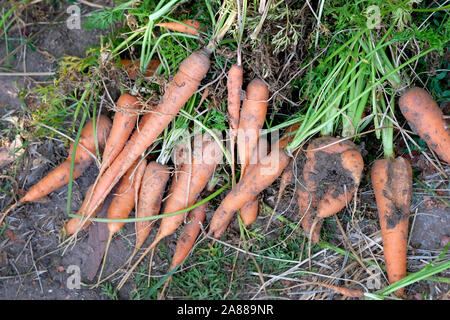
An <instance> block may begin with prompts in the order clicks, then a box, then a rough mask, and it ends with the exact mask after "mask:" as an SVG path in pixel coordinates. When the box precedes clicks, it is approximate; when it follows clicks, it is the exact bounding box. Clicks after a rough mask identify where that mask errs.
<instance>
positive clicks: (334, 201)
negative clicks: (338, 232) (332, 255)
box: [297, 136, 364, 243]
mask: <svg viewBox="0 0 450 320" xmlns="http://www.w3.org/2000/svg"><path fill="white" fill-rule="evenodd" d="M363 167H364V162H363V159H362V156H361V154H360V153H359V151H358V150H357V149H356V146H355V145H354V144H353V143H352V142H351V141H348V140H340V139H338V138H334V137H329V136H323V137H320V138H317V139H315V140H313V141H312V142H311V143H310V144H309V146H308V148H307V150H306V162H305V165H304V167H303V179H304V186H303V187H300V188H299V190H298V191H297V194H298V196H299V197H298V201H299V210H300V214H301V215H302V216H303V215H304V217H303V220H302V226H303V228H304V230H305V232H306V233H307V234H308V235H311V236H314V237H313V239H312V240H313V242H314V243H317V241H318V236H319V235H320V233H319V230H318V229H316V228H317V226H316V225H317V223H319V224H320V222H321V220H322V219H323V218H326V217H329V216H332V215H334V214H336V213H338V212H339V211H341V210H342V209H343V208H344V207H345V206H346V205H347V203H349V202H350V200H351V198H352V196H353V193H354V192H355V190H356V189H357V188H358V186H359V182H360V179H361V175H362V170H363ZM306 210H308V211H310V210H311V212H307V211H306ZM314 221H315V222H314Z"/></svg>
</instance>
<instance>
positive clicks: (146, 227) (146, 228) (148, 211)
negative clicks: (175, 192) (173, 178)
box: [135, 161, 170, 250]
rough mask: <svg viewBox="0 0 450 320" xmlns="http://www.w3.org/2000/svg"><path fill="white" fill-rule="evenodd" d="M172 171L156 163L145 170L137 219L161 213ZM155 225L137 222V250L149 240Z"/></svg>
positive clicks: (147, 222)
mask: <svg viewBox="0 0 450 320" xmlns="http://www.w3.org/2000/svg"><path fill="white" fill-rule="evenodd" d="M169 174H170V170H169V168H168V167H167V166H165V165H162V164H159V163H157V162H155V161H152V162H150V163H149V164H148V165H147V168H145V172H144V176H143V177H142V183H141V189H140V191H139V200H138V206H137V211H136V218H141V217H151V216H154V215H156V214H158V213H159V209H160V208H161V201H162V198H163V194H164V189H165V187H166V183H167V180H168V179H169ZM152 227H153V224H152V223H151V222H150V221H149V220H147V221H138V222H136V248H135V250H138V249H139V248H140V247H141V246H142V245H143V244H144V241H145V240H146V239H147V237H148V235H149V233H150V231H151V230H152Z"/></svg>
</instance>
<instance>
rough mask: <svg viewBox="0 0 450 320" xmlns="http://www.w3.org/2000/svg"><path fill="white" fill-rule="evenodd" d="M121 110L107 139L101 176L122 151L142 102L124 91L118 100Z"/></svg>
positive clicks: (117, 113) (115, 117)
mask: <svg viewBox="0 0 450 320" xmlns="http://www.w3.org/2000/svg"><path fill="white" fill-rule="evenodd" d="M117 107H118V108H119V111H117V112H116V114H115V115H114V120H113V124H112V127H111V132H110V134H109V137H108V140H106V145H105V149H104V151H103V158H102V165H101V167H100V172H99V174H98V175H99V176H101V175H102V174H103V172H104V171H105V169H106V168H107V167H108V166H109V165H110V164H111V163H112V162H113V161H114V159H115V158H116V157H117V155H118V154H119V153H120V151H122V149H123V147H124V145H125V143H126V142H127V140H128V138H129V137H130V135H131V132H132V131H133V128H134V125H135V122H136V119H137V117H138V115H137V113H136V112H135V110H137V109H140V108H141V104H140V103H139V100H138V99H137V98H136V97H133V96H132V95H129V94H127V93H124V94H122V95H121V96H120V98H119V100H118V101H117Z"/></svg>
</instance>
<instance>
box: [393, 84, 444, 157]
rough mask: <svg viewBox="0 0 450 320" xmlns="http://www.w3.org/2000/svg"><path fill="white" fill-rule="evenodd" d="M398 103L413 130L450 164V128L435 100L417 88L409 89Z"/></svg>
mask: <svg viewBox="0 0 450 320" xmlns="http://www.w3.org/2000/svg"><path fill="white" fill-rule="evenodd" d="M398 103H399V107H400V111H401V112H402V114H403V116H404V117H405V118H406V120H407V121H408V123H409V126H410V127H411V129H413V131H414V132H416V133H417V134H418V135H419V136H420V137H421V138H422V139H423V140H424V141H425V142H426V143H427V145H428V147H429V148H430V149H432V150H433V151H434V152H436V154H437V155H438V156H439V157H440V158H441V159H442V160H444V161H445V162H447V163H448V164H450V127H449V126H448V125H447V123H446V120H445V119H444V114H443V113H442V110H441V109H439V107H438V105H437V103H436V102H435V101H434V100H433V98H432V97H431V96H430V95H429V94H428V93H427V92H426V91H425V90H424V89H422V88H417V87H416V88H412V89H409V90H408V91H407V92H406V93H405V94H404V95H403V96H402V97H401V98H400V100H399V102H398Z"/></svg>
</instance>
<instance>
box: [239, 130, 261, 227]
mask: <svg viewBox="0 0 450 320" xmlns="http://www.w3.org/2000/svg"><path fill="white" fill-rule="evenodd" d="M267 148H268V143H267V139H258V145H257V146H256V148H255V150H254V151H253V152H252V155H251V159H250V163H249V164H248V166H247V170H251V169H252V168H253V167H255V166H256V165H257V163H258V162H259V161H260V160H261V159H262V158H264V157H265V156H266V155H267ZM258 210H259V205H258V198H257V197H255V198H254V199H252V200H251V201H249V202H247V203H246V204H244V206H243V207H242V208H241V210H240V211H239V216H240V217H241V219H242V222H243V223H244V225H245V226H246V227H248V226H249V225H251V224H252V223H253V222H255V220H256V218H257V217H258Z"/></svg>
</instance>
